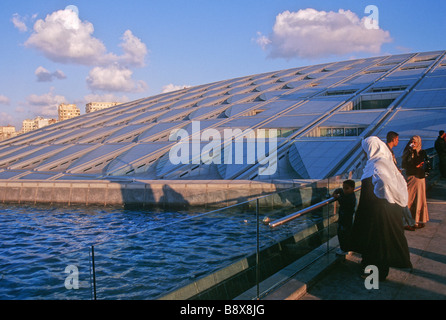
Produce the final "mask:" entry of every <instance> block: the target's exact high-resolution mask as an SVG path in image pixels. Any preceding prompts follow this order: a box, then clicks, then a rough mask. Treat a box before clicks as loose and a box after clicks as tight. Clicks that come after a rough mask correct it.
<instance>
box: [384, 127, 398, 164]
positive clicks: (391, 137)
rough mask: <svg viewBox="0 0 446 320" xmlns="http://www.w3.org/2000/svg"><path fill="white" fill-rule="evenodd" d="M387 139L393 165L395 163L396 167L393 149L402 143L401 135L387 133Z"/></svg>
mask: <svg viewBox="0 0 446 320" xmlns="http://www.w3.org/2000/svg"><path fill="white" fill-rule="evenodd" d="M386 139H387V146H388V147H389V149H390V152H392V157H393V163H395V165H396V158H395V153H394V152H393V150H392V149H393V147H396V146H397V145H398V142H399V141H400V138H399V135H398V133H396V132H394V131H389V132H388V133H387V136H386Z"/></svg>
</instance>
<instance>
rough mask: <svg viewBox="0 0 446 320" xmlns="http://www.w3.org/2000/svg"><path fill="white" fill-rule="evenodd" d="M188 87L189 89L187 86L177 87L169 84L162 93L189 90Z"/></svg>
mask: <svg viewBox="0 0 446 320" xmlns="http://www.w3.org/2000/svg"><path fill="white" fill-rule="evenodd" d="M189 87H190V86H189V85H182V86H178V85H174V84H172V83H170V84H168V85H165V86H164V87H163V89H162V93H167V92H172V91H177V90H181V89H185V88H189Z"/></svg>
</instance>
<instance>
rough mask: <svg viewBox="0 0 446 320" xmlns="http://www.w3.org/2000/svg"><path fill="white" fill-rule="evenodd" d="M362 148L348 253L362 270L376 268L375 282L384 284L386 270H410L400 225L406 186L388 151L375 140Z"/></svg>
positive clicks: (405, 201)
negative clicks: (362, 165) (357, 258)
mask: <svg viewBox="0 0 446 320" xmlns="http://www.w3.org/2000/svg"><path fill="white" fill-rule="evenodd" d="M362 148H363V149H364V151H365V152H366V154H367V159H368V160H367V163H366V166H365V168H364V173H363V175H362V177H361V180H362V186H361V195H360V198H359V204H358V208H357V210H356V215H355V221H354V224H353V230H352V239H353V241H352V243H353V248H352V251H355V252H358V253H360V254H361V255H362V264H363V266H364V267H365V266H368V265H374V266H376V267H378V271H379V278H380V280H384V279H385V278H386V277H387V275H388V273H389V267H396V268H411V267H412V264H411V262H410V257H409V248H408V245H407V240H406V237H405V235H404V228H403V223H402V221H403V220H402V217H403V208H404V207H406V206H407V200H408V194H407V185H406V181H405V180H404V177H403V176H402V175H401V173H400V172H399V170H398V169H397V168H396V166H395V165H394V164H393V160H392V154H391V152H390V151H389V148H387V146H386V144H385V143H384V142H382V141H381V140H380V139H379V138H378V137H369V138H367V139H365V140H363V142H362Z"/></svg>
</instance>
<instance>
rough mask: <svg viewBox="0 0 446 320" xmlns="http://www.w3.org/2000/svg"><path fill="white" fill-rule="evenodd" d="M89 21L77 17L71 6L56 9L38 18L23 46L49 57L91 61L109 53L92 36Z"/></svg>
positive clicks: (93, 61) (78, 62) (105, 57)
mask: <svg viewBox="0 0 446 320" xmlns="http://www.w3.org/2000/svg"><path fill="white" fill-rule="evenodd" d="M93 31H94V27H93V25H92V24H91V23H90V22H88V21H81V20H80V19H79V17H78V15H77V14H76V12H74V11H72V10H59V11H55V12H53V13H52V14H49V15H47V16H46V18H45V20H42V19H39V20H37V21H36V23H35V24H34V32H33V33H32V34H31V35H30V37H29V38H28V40H27V41H26V42H25V46H27V47H31V48H34V49H37V50H38V51H40V52H42V53H43V54H44V55H45V56H46V57H47V58H49V59H50V60H52V61H56V62H62V63H77V64H82V65H95V64H99V63H104V61H105V60H107V59H108V57H109V55H107V53H106V51H107V50H106V48H105V45H104V44H103V43H102V41H100V40H99V39H96V38H95V37H93V36H92V34H93Z"/></svg>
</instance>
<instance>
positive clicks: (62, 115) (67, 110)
mask: <svg viewBox="0 0 446 320" xmlns="http://www.w3.org/2000/svg"><path fill="white" fill-rule="evenodd" d="M57 113H58V115H59V121H64V120H67V119H71V118H74V117H77V116H80V115H81V111H80V110H79V108H78V107H77V106H76V105H75V104H65V103H62V104H61V105H59V106H58V107H57Z"/></svg>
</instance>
